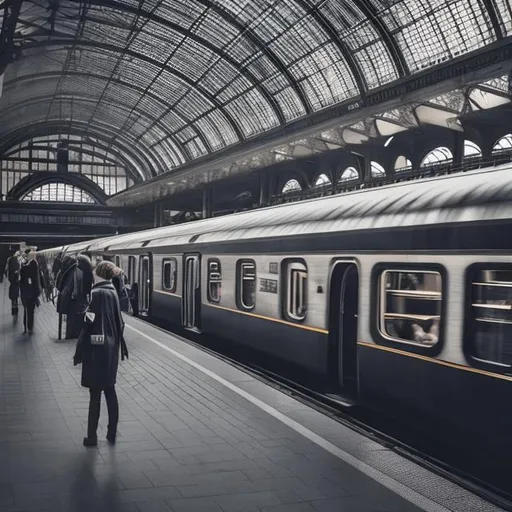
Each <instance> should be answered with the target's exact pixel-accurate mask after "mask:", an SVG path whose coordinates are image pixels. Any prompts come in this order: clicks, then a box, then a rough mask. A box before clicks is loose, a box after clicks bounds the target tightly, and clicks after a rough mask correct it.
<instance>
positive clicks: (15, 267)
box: [7, 251, 21, 316]
mask: <svg viewBox="0 0 512 512" xmlns="http://www.w3.org/2000/svg"><path fill="white" fill-rule="evenodd" d="M20 269H21V252H20V251H16V252H15V253H14V254H13V255H12V256H11V257H10V258H9V259H8V260H7V278H8V279H9V299H10V300H11V304H12V305H11V313H12V315H13V316H16V315H17V314H18V298H19V296H20Z"/></svg>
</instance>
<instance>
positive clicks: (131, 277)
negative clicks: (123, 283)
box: [128, 256, 138, 284]
mask: <svg viewBox="0 0 512 512" xmlns="http://www.w3.org/2000/svg"><path fill="white" fill-rule="evenodd" d="M128 282H129V283H130V284H133V283H136V282H138V277H137V258H136V256H128Z"/></svg>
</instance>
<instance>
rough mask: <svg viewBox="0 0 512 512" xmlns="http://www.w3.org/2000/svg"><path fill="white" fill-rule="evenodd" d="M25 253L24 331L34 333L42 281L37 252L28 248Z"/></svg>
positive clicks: (22, 288)
mask: <svg viewBox="0 0 512 512" xmlns="http://www.w3.org/2000/svg"><path fill="white" fill-rule="evenodd" d="M25 255H26V257H27V262H26V263H25V264H24V265H22V267H21V269H20V295H21V303H22V304H23V327H24V332H27V331H28V332H29V333H30V334H32V331H33V330H34V312H35V308H36V306H39V295H41V283H40V280H39V265H38V264H37V261H36V252H35V251H33V250H32V249H27V250H26V251H25Z"/></svg>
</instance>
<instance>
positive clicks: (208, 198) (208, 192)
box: [203, 187, 213, 219]
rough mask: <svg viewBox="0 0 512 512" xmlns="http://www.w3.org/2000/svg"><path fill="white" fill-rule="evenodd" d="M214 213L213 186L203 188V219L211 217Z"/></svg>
mask: <svg viewBox="0 0 512 512" xmlns="http://www.w3.org/2000/svg"><path fill="white" fill-rule="evenodd" d="M212 214H213V189H212V188H211V187H208V188H205V189H204V190H203V219H209V218H210V217H211V216H212Z"/></svg>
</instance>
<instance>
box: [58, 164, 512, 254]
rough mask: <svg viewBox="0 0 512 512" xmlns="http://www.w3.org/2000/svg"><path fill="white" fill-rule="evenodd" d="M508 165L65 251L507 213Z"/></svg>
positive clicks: (511, 188) (510, 195)
mask: <svg viewBox="0 0 512 512" xmlns="http://www.w3.org/2000/svg"><path fill="white" fill-rule="evenodd" d="M511 178H512V165H510V164H506V165H503V166H500V167H496V168H491V169H486V170H477V171H470V172H465V173H458V174H451V175H446V176H441V177H436V178H429V179H425V180H416V181H409V182H401V183H398V184H394V185H388V186H383V187H379V188H372V189H367V190H358V191H355V192H350V193H346V194H339V195H335V196H329V197H324V198H320V199H312V200H309V201H300V202H296V203H292V204H283V205H279V206H273V207H270V208H263V209H257V210H250V211H246V212H240V213H237V214H233V215H226V216H223V217H215V218H212V219H204V220H199V221H194V222H188V223H184V224H178V225H175V226H166V227H162V228H155V229H149V230H144V231H139V232H136V233H130V234H125V235H117V236H111V237H106V238H101V239H96V240H90V241H88V242H81V243H77V244H73V245H70V246H69V248H68V251H70V252H76V251H80V250H86V249H87V250H90V251H93V252H94V251H108V252H112V251H116V250H127V249H136V248H141V247H158V246H167V245H171V246H172V245H184V244H193V243H205V242H207V243H208V242H209V243H214V242H221V241H228V240H230V241H234V240H244V239H246V240H247V239H257V238H273V237H284V236H296V235H301V234H307V233H321V232H324V233H329V232H334V231H351V230H364V229H379V228H390V227H401V226H411V225H428V224H430V225H432V224H440V223H451V222H470V221H482V220H493V219H497V218H510V216H511V214H512V202H510V199H512V179H511Z"/></svg>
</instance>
